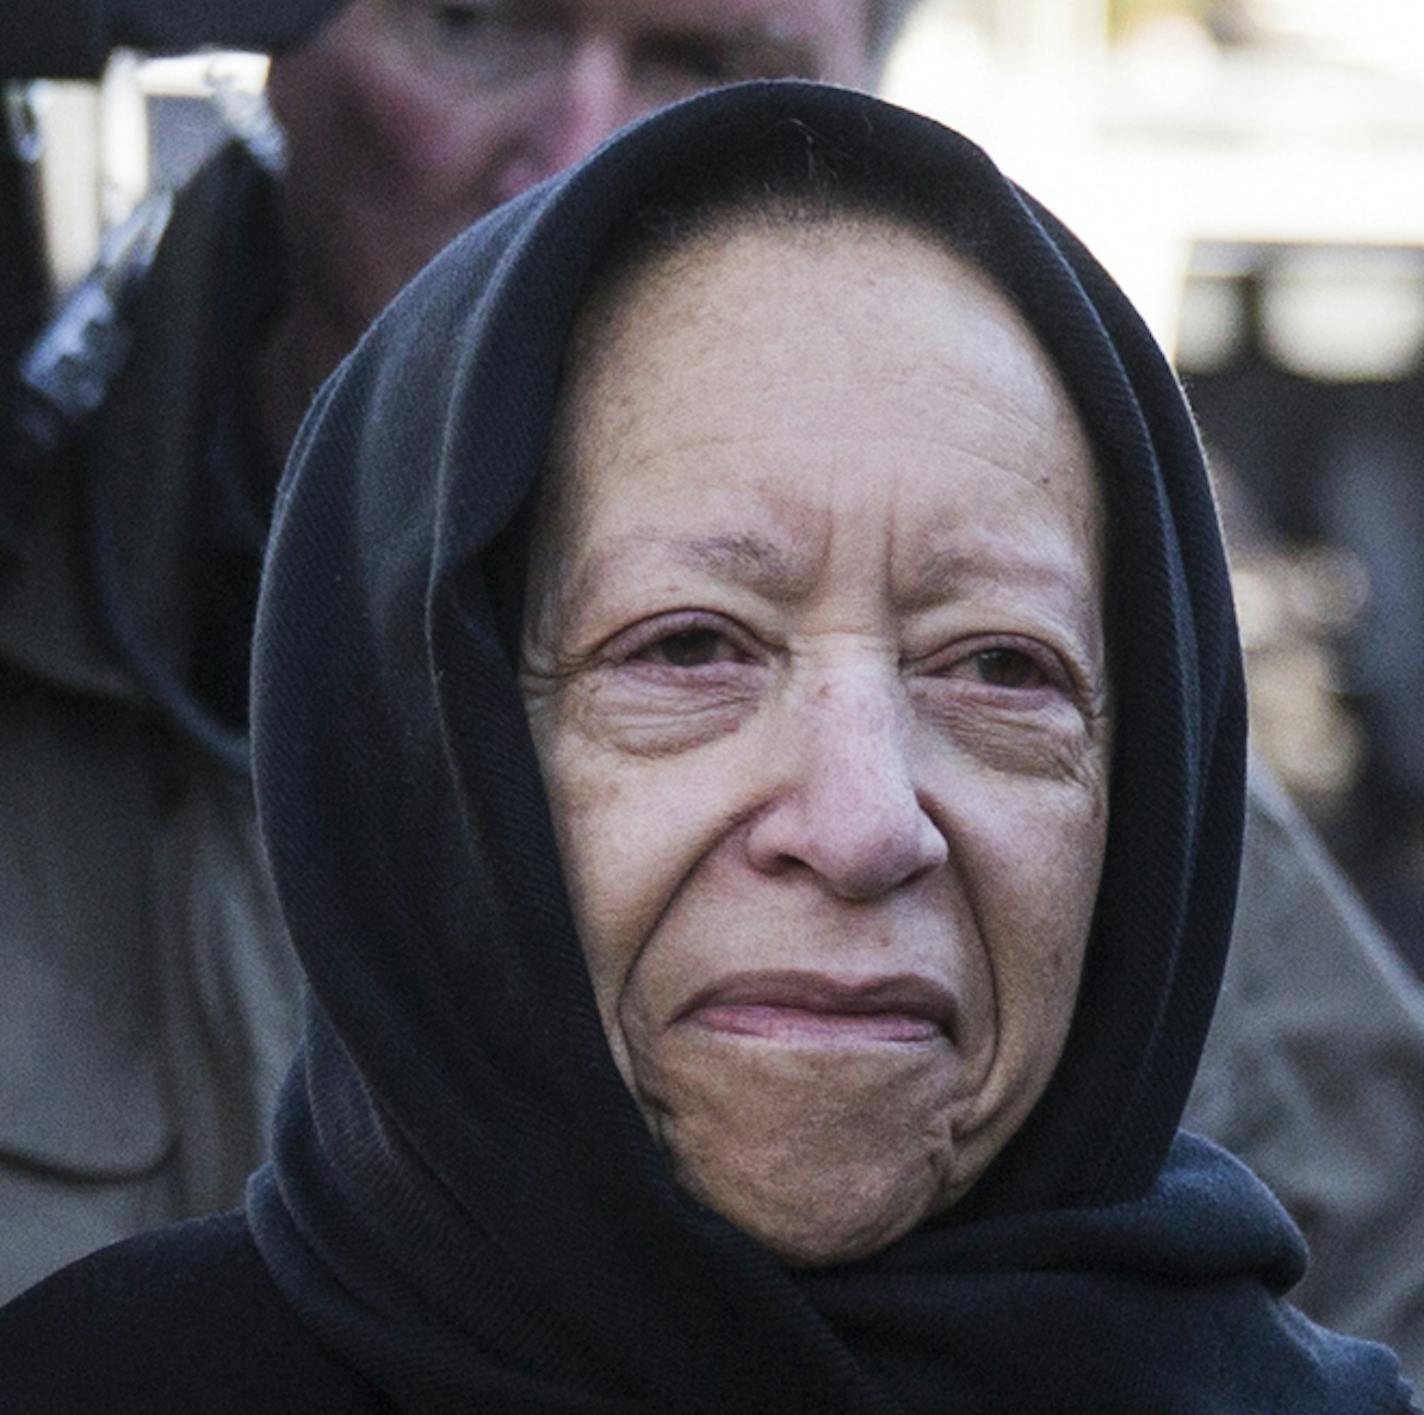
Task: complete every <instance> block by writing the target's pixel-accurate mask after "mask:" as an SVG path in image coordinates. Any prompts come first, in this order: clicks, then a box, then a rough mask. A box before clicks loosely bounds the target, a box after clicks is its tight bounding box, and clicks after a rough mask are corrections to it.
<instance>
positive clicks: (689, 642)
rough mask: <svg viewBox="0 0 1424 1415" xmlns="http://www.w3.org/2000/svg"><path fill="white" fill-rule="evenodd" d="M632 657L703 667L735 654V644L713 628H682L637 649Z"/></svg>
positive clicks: (671, 666) (648, 661)
mask: <svg viewBox="0 0 1424 1415" xmlns="http://www.w3.org/2000/svg"><path fill="white" fill-rule="evenodd" d="M634 657H635V658H638V659H641V660H643V661H644V662H645V663H660V664H665V665H666V666H667V667H669V668H705V667H707V666H708V665H709V664H713V663H727V662H729V661H730V660H732V659H734V658H736V657H737V650H736V647H735V645H734V644H733V643H732V642H731V640H730V639H728V638H727V636H726V635H725V634H721V633H719V632H718V631H717V630H716V629H682V630H680V631H679V632H678V633H676V634H666V635H664V636H663V637H662V638H661V639H658V640H656V641H655V642H653V643H651V644H648V645H647V647H646V648H643V649H640V650H639V651H638V652H637V653H636V654H635V655H634Z"/></svg>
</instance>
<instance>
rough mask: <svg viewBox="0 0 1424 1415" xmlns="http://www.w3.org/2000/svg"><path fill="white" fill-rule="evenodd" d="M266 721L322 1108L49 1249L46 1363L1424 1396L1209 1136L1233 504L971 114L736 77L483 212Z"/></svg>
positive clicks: (653, 1393)
mask: <svg viewBox="0 0 1424 1415" xmlns="http://www.w3.org/2000/svg"><path fill="white" fill-rule="evenodd" d="M255 734H256V735H255V740H256V753H257V779H258V784H259V796H260V809H261V815H262V821H263V825H264V830H265V838H266V842H267V847H268V850H269V854H270V858H271V862H272V867H273V871H274V874H275V878H276V882H277V886H278V890H279V893H280V896H281V900H282V907H283V910H284V913H285V917H286V920H287V923H288V926H289V928H290V930H291V933H292V937H293V939H294V941H295V943H296V946H297V948H298V950H299V952H300V954H301V956H302V958H303V961H304V964H305V967H306V969H307V973H308V975H309V978H310V982H311V1004H310V1012H309V1019H308V1025H307V1034H306V1044H305V1049H304V1053H303V1056H302V1058H301V1060H300V1063H299V1064H298V1066H297V1068H296V1069H295V1071H294V1073H293V1076H292V1078H291V1082H290V1085H289V1088H288V1091H287V1093H286V1097H285V1102H284V1108H283V1111H282V1115H281V1119H280V1124H279V1131H278V1136H277V1157H276V1159H275V1160H274V1162H273V1164H272V1165H271V1166H270V1167H269V1168H268V1169H266V1170H265V1171H262V1172H259V1174H258V1175H257V1176H256V1177H255V1178H254V1180H253V1183H252V1185H251V1188H250V1193H249V1199H248V1204H247V1209H246V1212H245V1214H242V1215H233V1216H227V1217H222V1218H217V1219H213V1220H208V1221H203V1222H200V1223H198V1224H195V1225H188V1226H185V1227H183V1228H179V1229H177V1230H171V1231H168V1232H166V1233H163V1234H159V1235H156V1236H152V1237H149V1238H146V1239H140V1240H136V1241H135V1242H132V1243H129V1244H127V1245H123V1246H121V1247H119V1248H117V1249H112V1250H109V1251H108V1252H106V1253H104V1254H101V1255H99V1256H98V1257H96V1258H93V1259H90V1260H88V1261H87V1262H86V1263H84V1264H81V1265H79V1266H77V1267H76V1268H72V1269H69V1270H68V1271H66V1272H65V1273H62V1274H60V1275H59V1276H58V1277H56V1278H54V1279H51V1280H50V1282H49V1283H47V1284H44V1285H42V1286H41V1287H40V1288H38V1289H36V1290H35V1291H34V1292H33V1293H31V1294H30V1295H29V1296H28V1297H26V1298H23V1299H21V1300H20V1302H19V1303H18V1304H16V1305H15V1306H14V1307H12V1308H11V1309H10V1312H9V1313H8V1315H7V1316H6V1318H5V1319H4V1321H3V1322H0V1405H3V1407H4V1408H5V1409H6V1410H7V1411H8V1410H12V1409H43V1410H45V1411H46V1412H53V1411H58V1410H70V1409H90V1408H104V1409H121V1408H122V1409H128V1408H142V1409H145V1410H170V1409H171V1410H204V1411H212V1410H227V1409H233V1410H239V1409H240V1410H253V1409H261V1410H281V1411H283V1412H295V1411H318V1410H320V1411H330V1410H356V1411H359V1410H389V1409H401V1410H412V1411H421V1412H429V1411H475V1410H478V1411H501V1412H503V1411H530V1412H533V1411H576V1410H577V1411H633V1410H639V1411H648V1412H653V1411H707V1412H726V1411H756V1412H808V1415H809V1413H810V1412H816V1415H821V1413H822V1412H829V1411H896V1410H899V1411H952V1412H974V1411H984V1412H989V1411H994V1412H1004V1411H1013V1412H1080V1411H1093V1412H1102V1411H1134V1412H1136V1411H1150V1412H1222V1411H1252V1412H1287V1411H1288V1412H1291V1415H1304V1412H1346V1411H1349V1412H1356V1411H1365V1410H1370V1411H1379V1412H1385V1411H1402V1410H1405V1409H1407V1408H1408V1395H1407V1393H1406V1391H1405V1389H1404V1388H1403V1386H1402V1384H1401V1382H1400V1380H1399V1378H1398V1374H1397V1368H1396V1366H1395V1363H1394V1361H1393V1359H1392V1357H1391V1356H1390V1355H1389V1353H1388V1352H1386V1351H1385V1350H1383V1349H1382V1348H1380V1347H1376V1346H1370V1345H1366V1344H1363V1343H1356V1342H1351V1341H1347V1340H1345V1339H1344V1338H1340V1337H1335V1336H1332V1335H1331V1334H1329V1333H1326V1332H1324V1331H1321V1330H1319V1329H1318V1328H1315V1327H1313V1326H1311V1325H1310V1324H1309V1323H1308V1322H1306V1321H1305V1320H1304V1319H1303V1318H1301V1317H1300V1316H1298V1315H1297V1314H1296V1313H1295V1312H1294V1311H1293V1310H1292V1309H1291V1308H1290V1307H1289V1306H1288V1305H1286V1304H1285V1303H1284V1302H1283V1300H1282V1294H1283V1293H1284V1292H1285V1291H1286V1290H1287V1289H1288V1288H1289V1287H1290V1285H1291V1284H1292V1283H1293V1281H1294V1280H1295V1279H1296V1278H1297V1277H1298V1276H1299V1274H1300V1272H1301V1269H1302V1261H1303V1255H1302V1253H1301V1250H1300V1243H1299V1240H1298V1238H1297V1236H1296V1235H1295V1233H1294V1230H1293V1229H1292V1228H1291V1226H1290V1224H1289V1222H1288V1221H1287V1220H1286V1218H1285V1217H1284V1215H1283V1214H1282V1212H1281V1211H1280V1210H1279V1208H1278V1207H1277V1206H1276V1204H1275V1203H1274V1201H1273V1200H1272V1199H1271V1197H1270V1195H1269V1194H1268V1193H1267V1192H1266V1191H1265V1190H1264V1189H1263V1188H1262V1187H1261V1186H1260V1185H1259V1184H1257V1183H1256V1182H1255V1181H1254V1180H1253V1179H1252V1177H1251V1176H1250V1175H1249V1173H1247V1172H1246V1171H1245V1170H1244V1169H1242V1167H1241V1166H1240V1165H1238V1164H1237V1163H1236V1162H1234V1161H1233V1160H1231V1159H1230V1158H1229V1157H1228V1156H1227V1155H1225V1154H1223V1153H1222V1152H1220V1151H1219V1150H1216V1149H1214V1148H1213V1147H1211V1146H1210V1145H1208V1144H1206V1143H1205V1142H1202V1141H1199V1140H1195V1139H1192V1138H1190V1137H1186V1136H1182V1135H1179V1134H1178V1133H1177V1124H1178V1119H1179V1116H1180V1113H1181V1109H1182V1105H1183V1101H1184V1098H1185V1096H1186V1093H1187V1089H1188V1085H1189V1083H1190V1081H1191V1077H1192V1072H1193V1069H1194V1067H1195V1064H1196V1059H1197V1054H1198V1050H1199V1048H1200V1046H1201V1043H1202V1039H1203V1036H1204V1034H1205V1031H1206V1027H1207V1022H1208V1019H1209V1016H1210V1012H1211V1006H1212V1000H1213V997H1214V995H1215V991H1216V987H1217V983H1218V977H1219V974H1220V970H1221V966H1222V957H1223V951H1224V948H1225V944H1226V939H1227V934H1228V930H1229V925H1230V919H1231V910H1232V900H1233V894H1234V889H1235V881H1236V870H1237V862H1238V854H1239V835H1240V814H1241V795H1242V755H1243V737H1244V726H1243V709H1242V690H1241V681H1240V672H1239V666H1238V662H1237V651H1236V639H1235V633H1234V628H1233V621H1232V612H1231V603H1230V594H1229V588H1228V583H1227V578H1226V571H1225V566H1224V563H1223V557H1222V552H1221V546H1220V542H1219V538H1218V533H1217V527H1216V518H1215V515H1214V512H1213V507H1212V502H1211V497H1210V493H1209V491H1208V488H1207V483H1206V477H1205V474H1204V471H1203V467H1202V462H1201V457H1200V453H1199V450H1198V445H1197V440H1196V437H1195V434H1194V431H1193V428H1192V424H1191V421H1190V419H1189V417H1188V414H1187V412H1186V409H1185V407H1184V405H1183V403H1182V400H1181V397H1180V395H1179V393H1178V391H1177V388H1176V385H1175V384H1174V382H1173V380H1172V377H1171V375H1170V373H1169V372H1168V370H1167V368H1166V366H1165V364H1164V363H1163V361H1162V359H1161V356H1160V355H1159V353H1158V352H1157V351H1156V349H1155V348H1154V347H1153V345H1152V343H1151V341H1150V339H1149V337H1148V336H1147V334H1146V333H1145V332H1144V330H1143V328H1142V326H1141V324H1140V323H1139V322H1138V320H1137V319H1136V317H1135V316H1134V314H1133V313H1132V311H1131V310H1130V308H1129V307H1128V306H1127V305H1126V304H1125V302H1124V301H1123V299H1122V297H1121V295H1120V294H1119V293H1118V292H1117V291H1116V290H1115V289H1114V287H1113V286H1112V285H1111V283H1110V282H1109V281H1108V279H1107V278H1106V276H1105V275H1104V274H1103V272H1102V271H1101V270H1100V269H1099V268H1098V267H1097V266H1096V265H1095V264H1094V263H1093V261H1092V260H1091V259H1090V258H1089V257H1088V256H1087V255H1086V254H1085V253H1084V252H1083V251H1082V250H1081V248H1080V247H1079V246H1078V245H1077V244H1076V243H1075V242H1074V241H1073V239H1072V238H1071V237H1070V236H1069V235H1068V234H1067V233H1066V232H1064V231H1063V230H1062V228H1060V227H1059V226H1058V225H1057V224H1056V223H1055V222H1054V221H1053V220H1052V218H1051V217H1049V216H1047V215H1046V214H1045V213H1044V212H1042V211H1041V210H1039V209H1038V208H1037V207H1035V206H1034V204H1033V203H1032V202H1031V201H1030V200H1029V199H1028V198H1026V197H1024V196H1023V195H1022V194H1021V193H1020V192H1018V191H1017V190H1016V189H1015V188H1014V187H1013V186H1012V185H1011V184H1010V183H1008V182H1007V181H1005V179H1004V178H1003V177H1001V176H1000V175H999V174H998V173H997V172H996V171H995V169H994V168H993V167H992V166H991V165H990V163H989V162H988V161H987V160H986V159H985V158H984V157H983V156H982V154H980V153H979V152H978V151H977V150H976V149H974V148H973V147H972V146H971V145H969V144H968V143H966V142H965V141H964V140H962V139H960V138H958V137H956V136H955V135H953V134H951V133H948V132H945V131H944V130H942V129H940V128H938V127H935V126H934V125H932V124H929V123H927V122H925V121H923V120H921V119H919V118H916V117H913V116H911V115H909V114H906V113H902V112H899V111H897V110H894V109H891V108H888V107H885V106H884V105H881V104H879V103H876V102H875V101H873V100H870V99H867V98H864V97H860V96H856V95H853V94H850V93H847V92H842V91H837V90H831V89H821V88H816V87H811V86H804V85H781V84H768V85H756V86H750V87H746V88H740V89H733V90H728V91H725V92H723V93H721V94H717V95H713V96H711V97H707V98H703V99H699V100H696V101H694V102H692V103H690V104H687V105H684V106H683V107H681V108H678V109H674V110H672V111H670V112H668V113H666V114H664V115H662V116H661V117H658V118H655V119H653V120H650V121H649V122H647V123H645V124H643V125H641V126H640V127H637V128H635V129H633V130H631V131H630V132H629V133H627V134H625V135H624V136H623V137H622V138H620V139H618V140H616V141H615V142H614V143H612V144H611V145H610V146H609V147H607V148H606V149H604V150H603V151H602V152H601V153H600V154H598V155H597V156H595V157H594V158H593V159H592V160H591V161H590V162H589V163H587V164H586V165H585V166H584V167H582V168H581V169H579V170H577V171H575V172H574V173H572V174H571V175H569V176H568V177H566V178H563V179H560V180H557V181H556V182H554V183H553V184H551V185H547V186H545V187H543V188H541V189H539V190H536V191H535V192H533V193H530V194H529V195H528V196H526V197H525V198H522V199H521V200H520V201H518V202H516V203H515V204H514V205H513V206H511V207H508V208H506V209H505V210H504V211H503V212H501V213H499V214H497V215H496V216H494V217H493V218H491V219H489V220H487V221H486V222H485V223H483V224H482V225H480V226H478V227H476V228H474V229H473V230H472V231H471V232H470V233H469V234H468V235H467V236H465V237H464V238H462V239H461V240H460V241H458V242H457V243H456V244H455V245H454V246H453V247H452V248H451V249H450V250H449V251H448V252H447V253H446V254H445V255H444V256H443V257H441V258H440V259H439V260H438V261H437V262H436V263H435V264H434V265H433V266H432V267H431V268H430V269H429V270H428V271H427V272H426V273H425V274H424V275H423V276H422V277H421V278H420V279H419V280H418V281H417V282H416V283H415V285H414V286H412V288H411V289H410V290H408V291H407V292H406V294H405V295H404V296H402V298H401V299H400V300H398V301H397V302H396V304H395V305H394V306H392V308H391V309H390V310H389V311H388V313H387V314H386V315H385V316H384V317H383V319H382V321H381V322H380V323H379V324H378V326H377V327H376V329H375V331H374V333H373V334H372V335H371V336H370V337H369V338H368V339H367V340H366V342H365V344H364V345H363V346H362V347H361V349H360V350H359V351H358V352H357V353H356V354H355V355H354V356H353V358H352V359H351V360H349V361H348V363H347V364H346V365H345V366H344V368H343V369H342V370H341V372H340V373H339V374H338V375H337V376H336V378H335V379H334V380H333V381H332V383H331V384H330V385H329V386H328V387H327V388H326V389H325V391H324V393H323V394H322V396H321V398H320V399H319V401H318V405H317V407H316V409H315V410H314V413H313V415H312V416H311V417H310V419H309V420H308V423H307V426H306V429H305V432H304V434H303V436H302V438H301V440H300V442H299V445H298V449H297V452H296V454H295V462H294V466H293V469H292V472H291V474H290V479H289V481H288V483H287V486H286V490H285V494H284V497H283V500H282V503H281V506H280V508H279V514H278V521H277V529H276V533H275V541H274V546H273V551H272V557H271V561H270V565H269V570H268V577H267V581H266V586H265V591H264V598H263V608H262V614H261V623H260V629H259V637H258V645H257V654H256V688H255ZM27 1400H28V1401H29V1403H28V1404H27V1403H26V1401H27Z"/></svg>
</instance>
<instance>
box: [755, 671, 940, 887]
mask: <svg viewBox="0 0 1424 1415" xmlns="http://www.w3.org/2000/svg"><path fill="white" fill-rule="evenodd" d="M912 738H913V719H912V710H911V709H910V707H909V705H908V704H907V703H906V702H905V701H904V697H903V692H902V690H900V688H899V685H898V682H894V681H890V682H880V683H871V682H867V681H864V676H862V679H861V680H860V681H854V680H848V681H840V682H836V681H832V680H830V679H827V680H825V681H823V682H821V683H820V684H818V685H817V686H816V687H815V688H814V689H813V690H812V693H811V694H810V698H809V701H808V702H806V703H805V704H803V705H802V706H801V708H800V710H799V711H793V710H790V709H788V712H787V721H786V725H785V728H784V729H783V732H782V733H780V734H778V741H777V744H776V750H777V751H778V753H779V754H783V760H784V761H785V762H786V763H787V765H786V767H785V768H784V769H783V770H782V772H781V773H780V779H781V782H782V785H781V789H780V790H779V791H778V794H777V796H776V798H775V799H774V800H773V801H772V802H771V804H770V805H769V806H768V807H767V809H766V810H764V811H763V813H762V814H761V815H760V816H758V817H757V818H756V819H755V820H754V821H753V823H752V827H751V830H750V832H749V834H748V839H747V850H748V857H749V860H750V863H751V864H752V866H753V868H755V869H758V870H761V871H763V872H766V873H770V874H780V873H785V872H787V871H791V870H798V869H801V870H808V871H810V872H811V873H812V874H813V875H815V876H817V877H818V878H819V879H820V880H821V881H822V882H823V883H824V885H825V887H826V888H827V889H829V890H830V891H831V892H832V893H833V894H835V895H836V896H838V897H839V898H842V899H854V900H870V899H875V898H879V897H880V896H882V895H885V894H887V893H889V892H891V891H892V890H894V889H896V888H898V887H900V886H901V885H904V884H907V883H909V882H911V881H913V880H915V879H917V878H919V877H921V876H923V875H925V874H928V873H930V872H932V871H934V870H935V869H937V868H938V867H940V866H941V865H943V864H944V863H945V862H946V860H948V858H949V845H948V842H947V841H946V839H945V837H944V834H943V833H942V831H941V829H940V827H939V825H937V824H936V822H935V820H934V819H933V817H932V816H931V815H930V813H929V811H928V810H927V809H926V804H925V801H924V799H923V798H922V794H921V786H920V783H918V782H917V781H916V769H915V764H914V761H913V755H912V748H913V740H912Z"/></svg>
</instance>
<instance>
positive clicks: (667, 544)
mask: <svg viewBox="0 0 1424 1415" xmlns="http://www.w3.org/2000/svg"><path fill="white" fill-rule="evenodd" d="M630 557H633V558H636V559H637V561H639V562H640V563H641V564H642V565H645V566H648V567H650V568H651V567H663V566H665V567H667V568H669V569H687V570H696V571H700V572H701V573H703V574H707V575H711V576H712V577H713V578H715V579H719V580H726V581H731V582H733V583H735V584H738V585H742V586H745V587H746V588H747V589H750V590H752V591H753V592H755V593H756V594H759V595H762V596H763V597H764V598H766V599H770V600H776V601H778V602H794V601H795V600H797V599H800V598H803V597H804V596H806V595H807V594H809V593H810V592H811V590H812V588H813V587H814V584H815V580H816V569H817V567H816V562H815V557H814V556H813V555H811V554H810V553H809V551H808V550H807V549H805V548H793V547H790V546H788V545H786V544H784V543H781V542H778V541H775V540H772V539H771V538H770V537H768V536H765V535H762V534H759V533H757V532H754V531H725V532H710V533H708V534H706V535H691V536H679V535H672V536H669V535H666V534H663V533H661V532H658V531H654V530H642V531H634V532H630V533H629V534H628V535H626V536H620V537H618V538H617V539H616V540H614V541H611V542H610V543H609V544H607V545H605V546H604V547H602V549H601V550H600V551H599V552H598V553H597V554H596V555H595V556H593V557H591V558H590V559H589V560H588V561H587V562H586V563H585V564H584V566H583V567H582V568H581V570H580V572H579V573H578V574H577V575H576V576H575V577H574V583H573V585H572V586H571V588H572V589H573V592H574V594H575V595H576V596H577V597H579V598H580V599H582V598H584V597H587V596H590V595H594V594H597V593H598V592H599V591H600V590H601V589H602V588H603V587H604V585H605V584H606V583H608V582H609V581H610V580H614V579H616V577H617V576H618V574H619V573H620V571H626V568H627V565H628V562H629V559H630Z"/></svg>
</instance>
